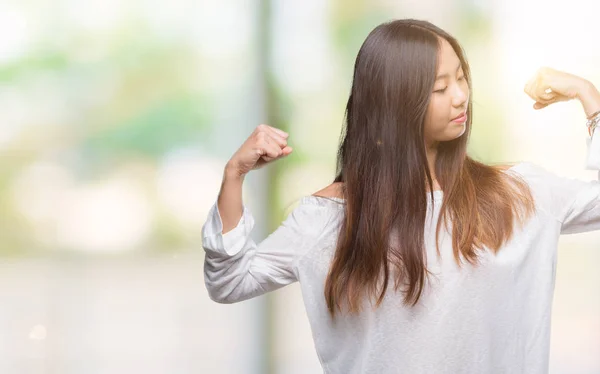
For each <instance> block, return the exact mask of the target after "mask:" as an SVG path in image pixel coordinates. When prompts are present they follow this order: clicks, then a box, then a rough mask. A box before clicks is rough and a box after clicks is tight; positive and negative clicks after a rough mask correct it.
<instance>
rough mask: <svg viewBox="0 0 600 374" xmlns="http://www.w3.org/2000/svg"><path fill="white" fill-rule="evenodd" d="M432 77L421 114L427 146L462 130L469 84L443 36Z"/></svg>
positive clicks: (467, 101)
mask: <svg viewBox="0 0 600 374" xmlns="http://www.w3.org/2000/svg"><path fill="white" fill-rule="evenodd" d="M436 78H437V79H436V81H435V84H434V86H433V92H432V94H431V100H430V102H429V107H428V108H427V114H426V116H425V144H426V146H427V147H431V146H435V145H437V143H438V142H443V141H449V140H452V139H456V138H458V137H460V136H461V135H462V134H464V133H465V130H466V121H467V118H466V111H467V105H468V103H469V85H468V84H467V80H466V79H465V76H464V74H463V70H462V66H461V65H460V60H459V58H458V56H457V55H456V53H455V52H454V49H452V46H451V45H450V43H448V42H447V41H446V40H445V39H441V45H440V49H439V51H438V69H437V75H436ZM457 117H461V118H457Z"/></svg>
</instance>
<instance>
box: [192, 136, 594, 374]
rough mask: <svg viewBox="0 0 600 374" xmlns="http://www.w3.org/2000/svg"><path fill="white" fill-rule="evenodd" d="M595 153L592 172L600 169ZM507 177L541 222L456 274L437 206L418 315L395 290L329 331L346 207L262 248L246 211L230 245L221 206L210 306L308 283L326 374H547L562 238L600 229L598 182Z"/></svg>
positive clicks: (292, 223) (298, 218)
mask: <svg viewBox="0 0 600 374" xmlns="http://www.w3.org/2000/svg"><path fill="white" fill-rule="evenodd" d="M594 140H596V139H594ZM595 143H596V144H594V147H591V148H588V150H589V153H588V162H587V166H588V168H596V169H600V165H599V164H600V161H599V160H600V142H595ZM588 146H589V143H588ZM592 153H593V154H592ZM505 172H507V173H517V174H520V175H522V176H523V177H524V179H525V180H526V181H527V182H528V184H529V186H530V187H531V189H532V192H533V196H534V198H535V200H536V204H537V207H538V210H537V214H536V215H535V216H533V217H532V218H531V219H530V220H529V221H528V222H527V223H526V225H525V226H524V227H523V228H522V229H518V230H517V231H515V232H514V235H513V237H512V239H511V240H510V241H509V242H508V243H507V244H505V245H504V247H502V248H501V250H500V251H499V252H498V254H497V255H494V254H493V253H492V252H485V253H484V254H483V255H482V261H481V264H480V265H479V266H478V267H473V266H470V265H468V264H467V265H463V267H462V268H458V267H457V265H456V263H455V260H454V258H453V254H452V245H451V238H450V236H449V234H448V232H447V231H445V230H444V228H443V226H442V230H441V231H440V251H441V254H442V257H441V259H438V257H437V255H436V252H435V227H436V226H435V225H436V223H437V217H438V215H439V209H440V205H441V202H442V199H443V192H442V191H434V199H433V200H431V197H430V196H429V195H428V202H429V205H430V207H431V208H433V209H428V213H427V214H428V216H427V218H428V219H427V224H426V226H425V228H424V230H425V246H426V251H427V254H428V259H427V265H428V269H429V270H430V271H432V272H433V273H434V274H435V277H430V279H431V282H427V283H426V288H425V290H424V293H423V294H422V296H421V299H420V300H419V303H418V304H417V305H416V306H415V307H406V306H404V305H403V304H402V297H403V296H402V295H401V294H396V293H394V292H393V287H389V288H388V292H387V294H386V297H385V299H384V302H383V304H382V305H381V306H380V307H379V308H377V309H373V308H370V307H369V305H368V304H366V303H365V304H364V305H365V307H364V308H363V312H362V313H361V314H360V315H359V316H349V315H344V314H337V315H336V321H335V323H333V322H332V320H331V319H330V317H329V314H328V311H327V307H326V304H325V299H324V284H325V279H326V276H327V272H328V269H329V265H330V261H331V259H332V256H333V251H334V249H335V244H336V240H337V233H338V231H337V230H338V229H339V225H340V222H341V219H342V218H343V212H344V204H345V202H344V200H343V199H339V198H331V199H329V198H324V197H317V196H312V195H311V196H304V197H302V198H301V201H300V204H299V205H298V206H297V207H296V208H295V209H294V210H293V211H292V212H291V213H290V214H289V215H288V217H287V218H286V219H285V221H284V222H283V223H282V224H281V226H279V227H278V228H277V229H276V230H275V231H274V232H273V233H271V234H270V235H269V236H268V237H267V238H266V239H264V240H263V241H261V242H260V243H255V242H254V241H253V240H252V239H251V238H250V235H249V234H250V232H251V230H252V228H253V226H254V218H253V216H252V213H251V212H250V210H249V209H248V207H246V206H244V209H243V215H242V218H241V219H240V221H239V223H238V225H237V227H236V228H234V229H233V230H232V231H229V232H227V233H226V234H225V235H223V234H222V221H221V217H220V215H219V211H218V209H217V204H216V202H215V204H214V205H213V207H212V208H211V210H210V212H209V215H208V220H207V221H206V223H205V224H204V226H203V228H202V237H203V247H204V250H205V252H206V256H205V264H204V276H205V283H206V287H207V289H208V293H209V295H210V298H211V299H213V300H214V301H217V302H220V303H235V302H238V301H242V300H246V299H249V298H252V297H256V296H258V295H262V294H264V293H265V292H269V291H273V290H276V289H278V288H281V287H283V286H285V285H288V284H290V283H293V282H296V281H299V282H300V287H301V290H302V295H303V299H304V305H305V307H306V312H307V313H308V318H309V321H310V325H311V329H312V334H313V338H314V343H315V348H316V351H317V354H318V356H319V359H320V362H321V365H322V366H323V371H324V373H330V374H354V373H356V374H358V373H373V374H375V373H377V374H387V373H411V374H412V373H435V374H461V373H469V374H483V373H485V374H495V373H510V374H513V373H524V374H525V373H526V374H546V373H548V361H549V357H548V356H549V344H550V317H551V306H552V296H553V291H554V281H555V268H556V254H557V246H558V239H559V236H560V235H561V234H572V233H580V232H586V231H593V230H600V182H599V181H598V180H594V181H581V180H577V179H571V178H565V177H560V176H557V175H555V174H553V173H551V172H549V171H547V170H545V169H543V168H542V167H539V166H537V165H535V164H532V163H529V162H522V163H519V164H517V165H515V166H513V167H511V168H510V169H508V170H506V171H505ZM599 175H600V173H599ZM432 203H433V206H431V205H432ZM597 246H598V248H599V249H600V243H598V245H597Z"/></svg>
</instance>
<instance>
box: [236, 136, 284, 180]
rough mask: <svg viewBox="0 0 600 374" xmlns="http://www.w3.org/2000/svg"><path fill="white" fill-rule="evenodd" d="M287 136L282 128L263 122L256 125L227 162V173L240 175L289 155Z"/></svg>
mask: <svg viewBox="0 0 600 374" xmlns="http://www.w3.org/2000/svg"><path fill="white" fill-rule="evenodd" d="M287 138H288V134H287V133H286V132H284V131H282V130H279V129H277V128H275V127H271V126H267V125H264V124H261V125H258V126H257V127H256V129H254V131H253V132H252V134H251V135H250V137H248V139H246V141H245V142H244V143H243V144H242V146H241V147H240V148H239V149H238V150H237V151H236V152H235V153H234V154H233V156H232V157H231V159H230V160H229V161H228V162H227V166H226V169H227V171H228V173H233V174H235V175H236V176H240V177H241V176H244V175H246V174H248V173H249V172H250V171H251V170H255V169H259V168H261V167H263V166H264V165H266V164H267V163H269V162H271V161H274V160H277V159H280V158H282V157H285V156H287V155H289V154H290V153H292V147H290V146H288V145H287Z"/></svg>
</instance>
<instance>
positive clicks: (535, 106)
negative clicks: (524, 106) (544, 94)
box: [533, 102, 548, 109]
mask: <svg viewBox="0 0 600 374" xmlns="http://www.w3.org/2000/svg"><path fill="white" fill-rule="evenodd" d="M547 106H548V104H542V103H539V102H536V103H535V104H533V109H543V108H545V107H547Z"/></svg>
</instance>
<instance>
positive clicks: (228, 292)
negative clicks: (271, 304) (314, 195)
mask: <svg viewBox="0 0 600 374" xmlns="http://www.w3.org/2000/svg"><path fill="white" fill-rule="evenodd" d="M327 214H328V212H327V210H326V209H325V207H323V206H319V205H315V204H309V203H307V202H306V201H305V199H302V200H301V202H300V204H299V205H298V206H297V207H296V208H295V209H294V210H292V212H291V213H290V214H289V215H288V216H287V218H286V219H285V220H284V221H283V222H282V224H281V225H280V226H279V227H278V228H277V229H276V230H275V231H273V232H272V233H271V234H270V235H269V236H267V238H265V239H264V240H263V241H261V242H260V243H255V242H254V240H253V239H252V238H251V237H250V233H251V232H252V229H253V228H254V217H253V215H252V213H251V211H250V209H249V208H248V207H247V206H245V205H244V206H243V213H242V217H241V218H240V221H239V222H238V224H237V226H236V227H235V228H234V229H233V230H231V231H228V232H227V233H225V234H223V224H222V220H221V216H220V213H219V209H218V206H217V202H215V203H214V204H213V206H212V208H211V209H210V211H209V213H208V219H207V221H206V222H205V224H204V226H203V227H202V246H203V248H204V251H205V259H204V281H205V285H206V288H207V290H208V294H209V296H210V298H211V299H212V300H214V301H216V302H219V303H226V304H230V303H235V302H239V301H243V300H247V299H250V298H253V297H256V296H260V295H262V294H264V293H267V292H269V291H273V290H276V289H278V288H281V287H283V286H286V285H288V284H290V283H293V282H295V281H297V280H298V279H297V273H296V269H295V268H296V261H297V259H298V258H299V257H300V256H301V255H302V254H304V253H306V252H307V251H308V250H310V249H311V248H312V247H313V246H315V245H318V240H319V236H320V233H321V232H323V227H324V226H325V224H326V222H327V221H326V219H327Z"/></svg>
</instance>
